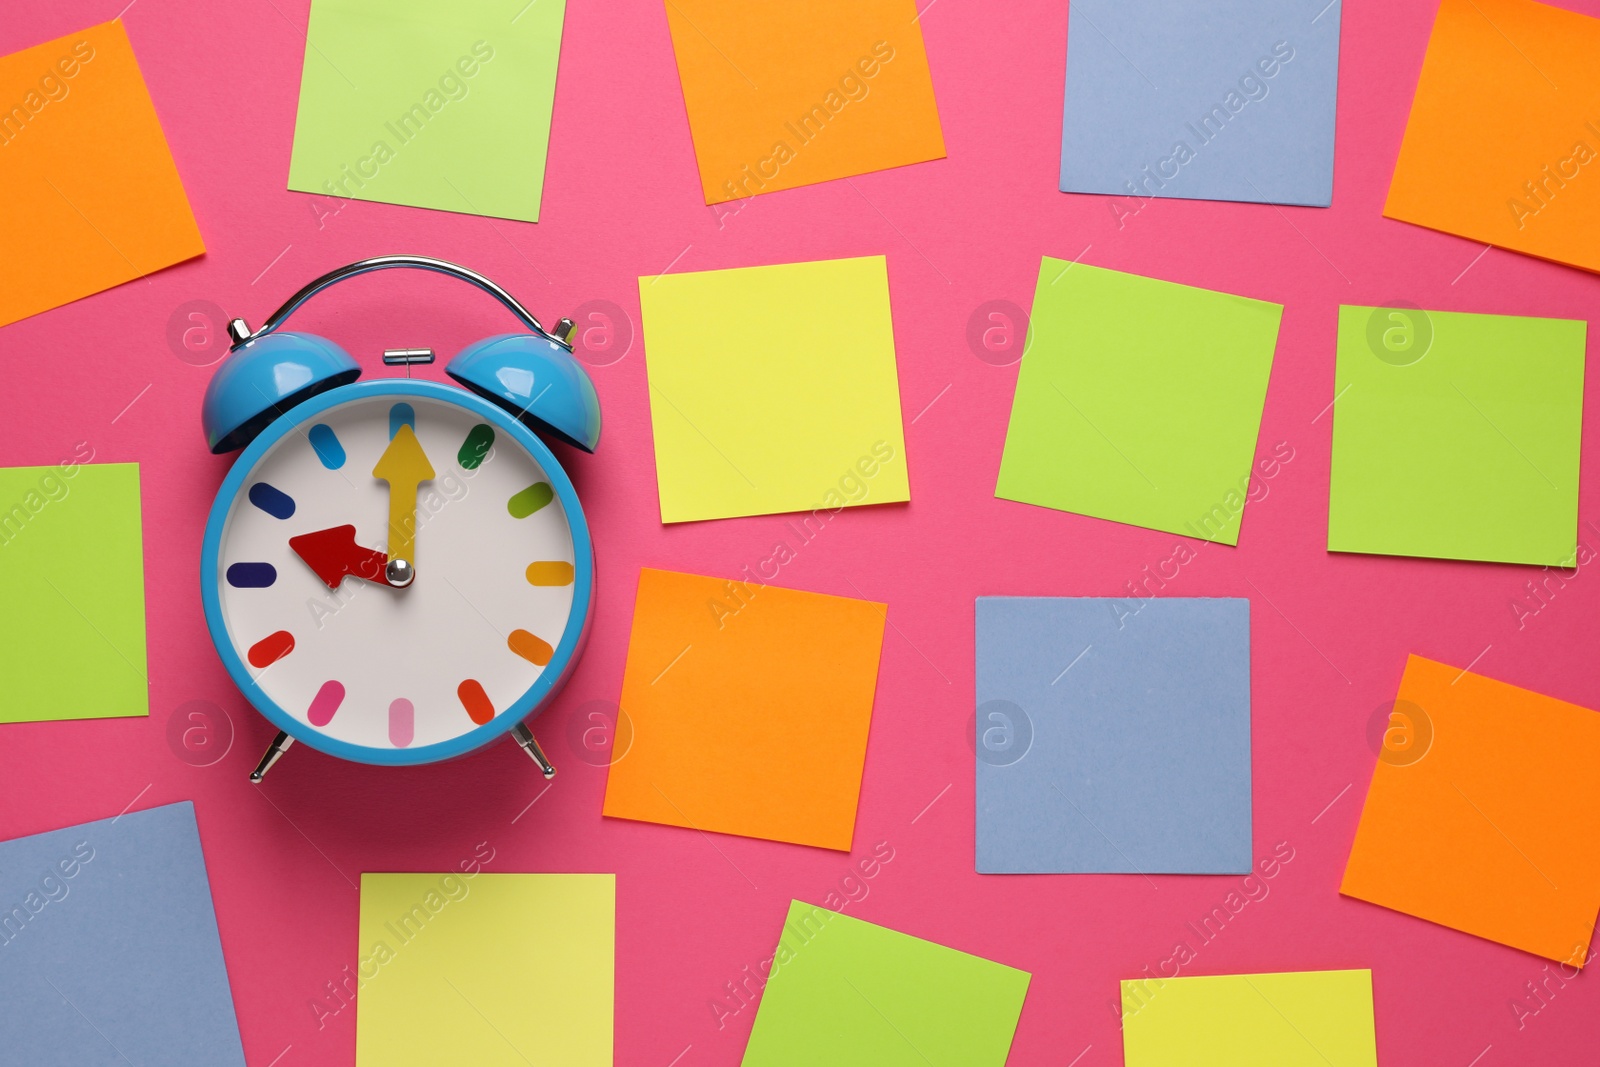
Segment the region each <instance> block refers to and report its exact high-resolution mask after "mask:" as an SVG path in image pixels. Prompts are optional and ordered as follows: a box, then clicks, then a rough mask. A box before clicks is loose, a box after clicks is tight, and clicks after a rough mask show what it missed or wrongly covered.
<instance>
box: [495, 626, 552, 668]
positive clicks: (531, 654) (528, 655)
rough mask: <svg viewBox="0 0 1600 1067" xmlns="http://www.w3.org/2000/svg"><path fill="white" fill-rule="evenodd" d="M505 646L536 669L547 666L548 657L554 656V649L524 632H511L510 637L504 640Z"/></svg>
mask: <svg viewBox="0 0 1600 1067" xmlns="http://www.w3.org/2000/svg"><path fill="white" fill-rule="evenodd" d="M506 645H507V646H508V647H510V649H511V651H513V652H515V653H516V654H517V655H519V656H521V657H522V658H523V659H525V660H527V661H528V662H529V663H532V664H533V665H534V666H536V667H543V666H545V665H547V664H548V663H549V662H550V657H551V656H553V655H555V649H553V648H551V647H550V645H549V643H548V642H546V641H545V640H544V639H542V638H539V637H535V636H534V635H533V634H530V633H529V632H528V631H526V630H512V631H511V636H510V637H508V638H507V639H506Z"/></svg>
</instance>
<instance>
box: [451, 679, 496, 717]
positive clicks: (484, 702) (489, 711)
mask: <svg viewBox="0 0 1600 1067" xmlns="http://www.w3.org/2000/svg"><path fill="white" fill-rule="evenodd" d="M456 696H458V697H460V698H461V706H462V707H464V708H466V709H467V715H468V716H469V717H470V718H471V719H472V721H473V722H475V723H477V724H478V725H479V726H482V725H483V724H484V723H486V722H488V721H489V720H490V719H492V718H494V702H493V701H492V700H490V699H489V694H488V693H485V692H484V691H483V683H482V682H479V681H478V680H477V679H476V678H468V679H467V680H466V681H464V682H462V683H461V684H460V685H458V686H456Z"/></svg>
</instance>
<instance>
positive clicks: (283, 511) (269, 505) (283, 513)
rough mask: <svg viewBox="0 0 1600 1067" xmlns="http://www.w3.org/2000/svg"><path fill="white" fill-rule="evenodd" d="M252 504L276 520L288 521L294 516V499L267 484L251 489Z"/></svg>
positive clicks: (260, 483) (257, 485)
mask: <svg viewBox="0 0 1600 1067" xmlns="http://www.w3.org/2000/svg"><path fill="white" fill-rule="evenodd" d="M250 503H252V504H254V505H255V506H256V507H258V508H260V509H261V510H262V511H264V512H266V513H267V514H268V515H271V516H272V517H273V518H275V519H287V518H289V517H290V516H291V515H293V514H294V498H293V497H291V496H290V495H289V494H288V493H285V492H284V491H283V490H281V489H279V488H278V487H276V486H274V485H269V484H267V483H266V482H257V483H255V484H254V485H252V486H251V487H250Z"/></svg>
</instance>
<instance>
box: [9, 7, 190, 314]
mask: <svg viewBox="0 0 1600 1067" xmlns="http://www.w3.org/2000/svg"><path fill="white" fill-rule="evenodd" d="M0 204H4V205H5V218H6V221H5V225H4V226H0V326H4V325H6V324H7V323H12V322H15V321H17V320H18V319H24V318H27V317H28V316H29V315H37V314H38V313H39V312H41V311H48V310H49V309H51V308H55V307H60V306H61V305H62V304H67V303H71V302H72V301H74V300H78V299H80V298H82V297H85V296H88V295H90V294H91V293H98V292H100V291H102V290H104V289H110V288H111V287H112V286H114V285H121V284H122V283H123V282H126V281H131V280H133V279H134V278H139V277H143V276H144V275H146V274H149V273H151V272H152V271H157V270H160V269H161V268H162V267H170V266H172V265H173V264H174V263H181V262H182V261H184V260H186V259H191V258H193V257H194V256H198V255H200V254H201V253H202V252H204V251H205V245H204V244H203V243H202V242H201V240H200V230H199V228H198V227H197V226H196V225H195V221H194V215H193V213H192V212H191V211H190V210H189V201H188V199H187V198H186V197H185V196H184V193H183V184H182V182H180V181H179V179H178V168H177V167H176V166H175V165H174V164H173V162H172V153H171V152H170V151H169V150H168V149H167V140H166V137H165V136H164V135H163V134H162V132H161V123H160V121H159V120H158V119H157V118H156V109H155V106H154V105H153V104H152V103H151V102H150V92H149V90H147V89H146V88H145V84H144V77H143V76H142V75H141V74H140V73H139V63H138V60H136V59H135V58H134V55H133V46H132V45H131V44H129V43H128V34H127V31H126V30H124V29H123V28H122V23H121V22H117V21H112V22H105V23H101V24H100V25H98V26H90V27H89V28H88V29H85V30H81V31H79V32H77V33H69V34H67V35H66V36H65V37H58V38H57V39H55V40H54V41H47V42H46V43H44V44H41V45H35V46H34V47H33V48H29V49H26V50H24V51H21V52H16V53H14V54H12V55H9V56H4V57H0Z"/></svg>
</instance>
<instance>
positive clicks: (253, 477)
mask: <svg viewBox="0 0 1600 1067" xmlns="http://www.w3.org/2000/svg"><path fill="white" fill-rule="evenodd" d="M400 267H404V268H415V269H421V270H428V271H435V272H438V273H440V274H445V275H449V276H450V277H454V278H458V279H461V280H462V281H465V282H468V283H470V284H472V285H474V286H477V287H478V288H479V289H481V290H483V291H484V292H487V293H489V294H490V295H491V296H493V297H495V298H496V299H498V300H499V301H500V303H501V304H503V305H505V307H506V308H508V309H509V310H510V311H511V312H512V313H513V314H514V315H516V316H517V318H518V319H520V320H521V321H522V323H523V324H524V325H526V326H527V328H528V332H525V333H505V334H497V335H495V336H492V337H486V338H484V339H483V340H481V341H477V342H474V343H473V344H471V345H468V346H467V347H466V348H464V349H463V350H462V351H461V352H459V353H458V354H457V355H456V356H455V357H454V358H453V359H451V360H450V362H449V363H448V364H446V366H445V373H446V374H448V375H449V376H450V377H451V378H452V379H454V380H455V381H456V382H458V383H459V386H453V385H445V384H442V383H439V382H433V381H422V380H413V379H411V378H409V377H406V378H386V379H382V380H376V381H366V382H363V381H358V380H357V379H359V378H360V377H361V368H360V366H358V365H357V363H356V361H355V360H353V359H352V358H351V357H350V356H349V355H348V354H347V353H346V352H345V351H344V350H343V349H341V348H340V347H339V346H338V345H336V344H334V343H333V342H332V341H329V340H327V339H326V338H323V337H318V336H316V335H315V334H310V333H297V332H293V331H289V330H284V329H281V327H282V325H283V323H284V322H285V320H287V319H288V318H289V316H290V315H292V314H293V313H294V312H295V310H296V309H297V308H299V307H300V305H301V304H303V303H305V301H307V300H309V299H310V298H311V297H312V296H314V295H315V294H317V293H318V292H320V291H322V290H323V289H326V288H328V287H329V286H331V285H334V284H335V283H337V282H340V281H342V280H344V279H346V278H352V277H355V276H357V275H360V274H366V273H369V272H372V271H378V270H386V269H390V268H400ZM228 334H229V337H230V338H231V339H232V342H233V343H232V346H231V348H230V349H229V353H228V356H227V358H226V359H225V360H224V361H223V363H222V364H221V366H220V367H219V368H218V369H217V372H216V375H215V377H213V378H212V380H211V383H210V385H209V387H208V388H207V390H206V395H205V403H204V409H203V413H202V421H203V423H204V427H205V433H206V441H207V443H208V444H209V445H210V447H211V450H212V451H213V452H215V453H226V452H231V451H235V450H239V449H242V450H243V451H242V452H241V453H240V455H239V457H238V458H237V459H236V460H235V461H234V464H233V467H232V468H231V469H230V471H229V472H228V475H227V477H226V479H225V480H224V481H223V483H222V487H221V489H219V490H218V491H217V499H216V503H215V504H213V505H212V508H211V515H210V518H209V520H208V521H207V523H206V532H205V541H204V546H203V549H202V553H201V560H200V590H201V596H202V598H203V600H204V604H205V616H206V625H207V627H208V628H209V629H210V631H211V639H212V641H213V642H214V643H215V644H216V647H217V653H218V655H219V656H220V657H221V658H222V662H223V665H224V666H225V667H226V668H227V670H228V673H229V674H230V675H231V676H232V678H233V681H234V683H235V684H236V685H237V686H238V687H239V689H240V690H241V691H242V692H243V693H244V695H245V697H246V698H247V699H248V700H249V701H250V703H251V704H252V705H254V706H255V707H256V708H257V709H258V710H259V711H260V712H261V713H262V714H263V715H264V716H266V717H267V719H269V720H270V721H271V722H272V723H273V724H274V725H275V726H277V727H278V731H279V732H278V735H277V737H276V738H275V739H274V740H273V742H272V744H271V745H270V746H269V747H268V749H267V752H266V754H265V755H264V756H263V757H262V759H261V761H260V763H259V765H258V766H257V767H256V769H255V770H254V771H253V772H252V774H251V776H250V777H251V780H252V781H256V782H259V781H260V780H261V778H262V776H263V775H264V774H266V772H267V770H268V769H269V768H270V767H271V766H272V764H273V763H274V762H275V761H276V760H277V759H278V757H279V756H280V755H282V753H283V752H284V750H285V749H287V748H288V747H289V746H290V745H291V744H292V743H293V742H294V741H297V740H298V741H304V742H305V743H306V744H308V745H310V746H312V747H313V748H316V749H319V750H321V751H323V752H327V753H329V754H330V755H334V756H338V757H341V758H343V759H349V760H357V761H360V762H363V763H373V764H386V765H410V764H421V763H431V762H434V761H437V760H443V759H449V758H452V757H455V756H460V755H463V754H465V753H468V752H472V751H474V750H476V749H479V748H481V747H483V746H484V745H487V744H489V743H490V742H492V741H495V740H497V739H499V738H500V737H501V736H503V735H505V734H507V733H510V734H512V735H513V736H514V737H515V738H516V740H517V741H518V743H519V744H521V745H522V747H523V748H524V749H525V750H526V751H527V752H528V754H529V755H530V756H531V757H532V758H533V760H534V762H535V763H537V764H538V766H539V768H540V770H541V771H542V772H543V773H544V775H545V777H547V778H548V777H551V776H553V775H554V774H555V768H554V767H552V766H551V764H550V761H549V760H548V759H547V758H546V757H545V755H544V753H543V752H542V751H541V750H540V748H539V745H538V742H537V741H536V740H535V739H534V736H533V733H532V731H531V730H529V729H528V727H527V726H526V724H525V722H524V720H526V719H528V718H530V717H532V716H534V715H535V714H537V713H538V711H539V710H540V709H541V708H542V707H544V706H545V705H546V704H547V703H548V702H549V701H550V700H551V699H552V698H553V697H554V696H555V695H556V693H557V692H558V691H559V690H560V688H561V685H562V683H563V681H564V680H565V679H566V677H567V676H568V674H570V673H571V671H572V669H573V667H574V666H575V665H576V662H577V658H578V656H579V654H580V652H581V651H582V647H583V643H584V638H585V636H586V634H587V630H588V624H589V615H590V610H591V608H592V605H593V598H594V550H593V546H592V543H591V541H590V538H589V527H588V524H587V522H585V520H584V516H583V508H582V507H581V506H580V505H579V503H578V496H577V493H576V492H575V491H574V490H573V487H572V482H571V480H570V479H569V478H568V477H567V474H566V472H565V471H563V470H562V468H561V464H560V463H559V462H557V460H556V457H555V455H554V454H553V453H552V452H551V450H550V449H549V447H548V446H546V444H545V443H544V442H543V441H542V440H541V439H540V437H539V434H541V433H542V434H546V435H549V436H552V437H554V438H556V439H557V440H560V441H564V442H566V443H567V444H570V445H573V446H575V447H577V448H579V449H581V450H583V451H584V452H593V451H594V449H595V446H596V445H597V444H598V443H599V441H600V403H599V399H598V397H597V396H596V394H595V389H594V383H593V382H592V381H591V380H590V378H589V375H588V373H587V372H586V371H585V370H584V369H583V367H582V365H581V364H579V363H578V361H577V360H576V359H575V358H574V357H573V355H572V347H571V343H570V338H571V334H572V323H571V322H570V321H569V320H566V319H562V320H561V322H560V323H559V324H558V325H557V326H556V328H555V330H554V331H553V332H551V331H547V330H545V328H544V327H543V326H541V325H540V324H539V320H538V319H536V318H534V316H533V315H532V314H530V313H529V312H528V311H527V309H525V308H524V307H523V306H522V305H521V304H520V303H518V302H517V301H516V300H515V299H514V298H513V297H512V296H511V295H510V294H509V293H507V292H506V291H505V290H504V289H502V288H501V287H500V286H498V285H496V284H495V283H494V282H492V281H490V280H489V279H488V278H485V277H483V276H482V275H480V274H477V273H476V272H474V271H471V270H468V269H466V268H465V267H460V266H457V265H455V264H453V263H446V262H444V261H442V260H437V259H429V258H426V257H423V256H382V257H379V258H375V259H366V260H362V261H360V262H358V263H352V264H350V265H348V266H345V267H340V268H339V269H338V270H334V271H330V272H329V273H327V274H325V275H323V276H322V277H320V278H318V279H316V280H315V281H313V282H311V283H310V284H308V285H306V286H305V287H304V288H303V289H301V290H300V291H299V292H297V293H295V294H294V296H292V297H290V298H289V300H288V301H287V302H286V303H285V304H284V305H283V306H282V307H280V308H279V309H278V310H277V311H275V312H273V313H272V315H271V316H270V317H269V318H268V319H267V321H266V322H265V323H264V324H263V325H262V326H261V328H260V329H258V330H255V331H253V332H252V331H251V330H250V328H249V326H248V325H246V323H245V322H244V320H243V319H234V320H233V321H231V322H230V323H229V324H228ZM432 361H433V353H432V352H431V351H429V350H427V349H399V350H391V351H388V352H385V353H384V363H385V364H388V365H393V366H398V365H404V366H406V367H407V373H408V374H409V367H410V365H412V364H416V363H431V362H432Z"/></svg>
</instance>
